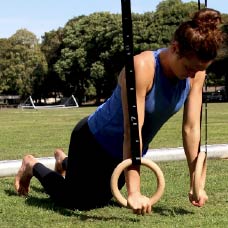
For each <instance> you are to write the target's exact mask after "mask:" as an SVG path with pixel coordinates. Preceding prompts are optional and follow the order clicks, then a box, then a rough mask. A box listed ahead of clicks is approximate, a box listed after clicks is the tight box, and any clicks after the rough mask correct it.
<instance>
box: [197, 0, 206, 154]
mask: <svg viewBox="0 0 228 228" xmlns="http://www.w3.org/2000/svg"><path fill="white" fill-rule="evenodd" d="M204 6H205V8H207V0H205V1H204ZM198 10H200V0H198ZM205 90H206V91H205V92H206V99H205V101H204V102H205V152H206V153H207V75H206V78H205ZM202 93H203V91H202ZM202 116H203V103H202V105H201V112H200V130H201V131H202ZM200 147H201V139H200V142H199V146H198V152H200V150H201V149H200Z"/></svg>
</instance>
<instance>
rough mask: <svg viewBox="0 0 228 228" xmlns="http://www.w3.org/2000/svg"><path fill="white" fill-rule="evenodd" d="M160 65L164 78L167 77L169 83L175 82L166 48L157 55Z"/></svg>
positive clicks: (175, 78) (168, 50) (168, 51)
mask: <svg viewBox="0 0 228 228" xmlns="http://www.w3.org/2000/svg"><path fill="white" fill-rule="evenodd" d="M159 59H160V63H161V66H162V70H163V73H164V76H165V77H167V78H168V79H169V80H170V81H171V82H173V83H175V82H177V80H178V78H177V77H176V75H175V74H174V72H173V71H172V69H171V66H170V49H169V48H167V49H165V50H163V51H161V52H160V54H159Z"/></svg>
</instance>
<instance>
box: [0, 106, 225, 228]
mask: <svg viewBox="0 0 228 228" xmlns="http://www.w3.org/2000/svg"><path fill="white" fill-rule="evenodd" d="M94 109H95V108H77V109H68V110H39V111H34V110H24V111H22V110H20V109H12V110H7V109H2V110H0V123H1V126H0V160H6V159H21V158H22V157H23V156H24V154H27V153H31V154H33V155H35V156H37V157H43V156H52V155H53V151H54V149H55V148H56V147H62V148H64V150H65V151H67V148H68V143H69V137H70V134H71V130H72V129H73V127H74V125H75V124H76V122H77V121H78V120H79V119H81V118H82V117H83V116H86V115H88V114H89V113H91V112H92V111H93V110H94ZM181 118H182V113H181V112H180V113H178V114H177V115H175V116H174V117H173V118H172V119H171V120H170V121H169V123H167V124H166V125H165V126H164V127H163V128H162V129H161V131H160V132H159V134H158V135H157V136H156V138H155V139H154V142H153V144H151V145H150V146H151V147H152V148H160V147H176V146H182V144H181V134H180V132H181V131H180V129H181ZM227 129H228V104H227V103H222V104H221V103H220V104H212V103H210V104H208V143H209V144H220V143H228V131H227ZM203 130H204V127H203ZM203 137H204V133H203ZM202 143H203V140H202ZM227 162H228V161H227V160H208V176H207V185H206V189H207V193H208V195H209V202H208V203H207V204H206V206H205V207H203V208H196V207H193V206H192V205H191V204H190V203H189V202H188V198H187V194H188V190H189V184H188V183H189V176H188V169H187V165H186V161H174V162H159V163H158V165H159V166H160V167H161V169H162V170H163V172H164V175H165V179H166V189H165V194H164V196H163V197H162V198H161V200H160V201H159V202H158V203H157V204H156V205H155V206H154V208H153V213H152V214H151V215H147V216H137V215H134V214H132V212H131V211H130V210H128V209H125V208H120V207H118V206H117V205H115V201H114V202H113V203H114V205H108V206H106V207H104V208H99V209H94V210H91V211H77V210H76V211H70V210H67V209H64V208H59V207H57V206H55V205H54V204H53V203H52V202H51V201H50V199H49V198H48V196H47V195H46V194H45V193H44V192H43V189H42V187H41V185H40V184H39V183H38V181H37V180H36V179H32V182H31V192H30V195H29V197H28V198H23V197H18V196H17V195H16V193H15V191H14V188H13V181H14V178H13V177H9V178H1V179H0V227H3V228H4V227H10V228H11V227H29V228H31V227H48V228H51V227H53V228H57V227H61V228H62V227H86V228H87V227H105V228H106V227H110V228H112V227H113V228H114V227H115V228H117V227H133V228H134V227H136V228H140V227H143V228H145V227H149V228H150V227H159V228H160V227H165V228H166V227H226V226H227V224H228V217H227V211H228V195H227V183H228V182H227V178H228V166H227ZM153 183H155V178H154V176H153V174H152V173H151V172H150V171H149V170H148V169H146V168H144V167H143V170H142V191H143V192H144V193H145V194H146V195H150V194H151V193H152V192H153V189H154V188H155V186H154V184H153ZM91 192H92V189H91ZM123 193H124V190H123ZM85 200H86V199H85Z"/></svg>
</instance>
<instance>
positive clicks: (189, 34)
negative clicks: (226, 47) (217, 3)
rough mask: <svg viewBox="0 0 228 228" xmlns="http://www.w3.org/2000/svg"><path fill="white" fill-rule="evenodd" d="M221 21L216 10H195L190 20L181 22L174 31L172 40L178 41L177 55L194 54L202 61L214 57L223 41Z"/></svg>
mask: <svg viewBox="0 0 228 228" xmlns="http://www.w3.org/2000/svg"><path fill="white" fill-rule="evenodd" d="M221 23H222V19H221V14H220V12H219V11H217V10H214V9H209V8H205V9H202V10H199V11H198V12H196V13H195V14H194V15H193V17H192V20H190V21H186V22H183V23H182V24H181V25H180V26H179V27H178V28H177V30H176V31H175V33H174V37H173V41H176V42H178V46H179V55H180V56H190V55H196V56H197V57H198V58H199V59H201V60H204V61H210V60H213V59H215V58H216V56H217V52H218V49H219V47H220V46H221V44H222V42H223V34H222V31H221V29H220V27H221V26H220V25H221Z"/></svg>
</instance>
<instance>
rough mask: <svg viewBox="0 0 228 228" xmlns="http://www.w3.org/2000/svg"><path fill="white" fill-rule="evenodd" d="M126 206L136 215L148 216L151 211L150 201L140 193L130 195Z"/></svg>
mask: <svg viewBox="0 0 228 228" xmlns="http://www.w3.org/2000/svg"><path fill="white" fill-rule="evenodd" d="M127 204H128V207H130V208H131V209H132V210H133V213H134V214H137V215H145V214H150V213H151V210H152V205H151V203H150V199H149V198H148V197H146V196H144V195H142V194H141V193H140V192H134V193H130V194H129V195H128V198H127Z"/></svg>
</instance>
